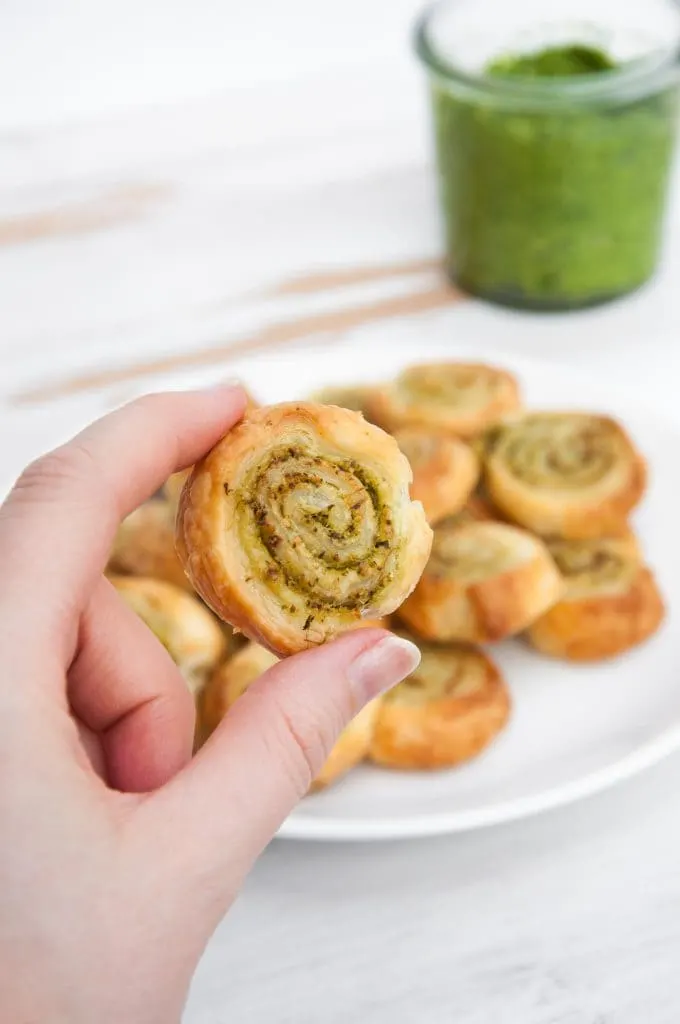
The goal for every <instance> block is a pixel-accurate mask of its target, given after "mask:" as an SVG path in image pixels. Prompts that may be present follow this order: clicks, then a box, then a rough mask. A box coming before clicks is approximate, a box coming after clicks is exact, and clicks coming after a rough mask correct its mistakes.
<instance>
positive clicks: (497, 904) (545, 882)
mask: <svg viewBox="0 0 680 1024" xmlns="http://www.w3.org/2000/svg"><path fill="white" fill-rule="evenodd" d="M678 786H680V761H679V760H678V759H677V758H675V759H674V760H673V761H671V762H668V763H667V764H666V765H664V766H663V767H659V768H658V769H655V770H654V771H653V772H652V773H651V774H650V775H649V776H647V777H645V778H640V779H638V780H637V781H635V782H632V783H629V784H627V785H624V786H622V787H621V788H620V789H618V790H616V791H613V792H611V793H609V794H608V795H607V796H603V797H598V798H593V799H591V800H589V801H587V802H585V803H583V804H580V805H576V806H574V807H572V808H570V809H568V810H564V811H561V812H559V813H553V814H548V815H545V816H542V817H540V818H537V819H534V820H529V821H524V822H519V823H517V824H516V825H512V826H505V827H499V828H494V829H489V830H487V831H481V832H477V833H472V834H469V835H462V836H455V837H450V838H443V839H440V840H433V841H429V842H426V841H411V842H403V843H390V844H387V843H376V844H374V845H368V846H362V845H359V846H349V847H348V846H346V845H344V844H340V845H336V846H333V845H323V846H322V845H316V844H298V843H274V844H273V846H271V847H270V849H269V850H268V851H267V853H266V854H265V856H264V857H263V859H262V860H261V861H260V863H259V864H258V865H257V867H256V868H255V871H254V873H253V875H252V877H251V878H250V880H249V882H248V884H247V886H246V890H245V894H244V896H243V897H242V899H241V900H240V901H239V903H237V905H236V906H235V907H234V908H233V910H232V911H231V913H230V915H229V917H228V919H227V920H226V921H225V923H224V924H223V925H222V927H221V928H220V930H219V931H218V933H217V935H216V936H215V938H214V940H213V942H212V943H211V945H210V946H209V948H208V950H207V952H206V954H205V957H204V960H203V962H202V964H201V966H200V968H199V971H198V974H197V976H196V980H195V983H194V987H193V992H192V995H191V998H190V1000H189V1005H188V1008H187V1012H186V1017H185V1024H231V1022H232V1021H244V1022H245V1021H248V1024H266V1022H268V1021H276V1024H319V1022H320V1021H323V1024H347V1022H348V1021H362V1022H364V1024H423V1022H427V1024H489V1022H490V1021H494V1022H498V1024H642V1022H645V1024H647V1022H649V1024H676V1022H677V1019H678V1012H679V1008H680V996H679V995H678V988H677V984H676V976H677V955H678V950H680V918H679V917H678V914H677V912H676V911H677V906H678V902H679V901H680V876H679V875H678V872H677V869H676V868H677V856H676V851H677V844H678V841H679V840H680V825H678V819H677V815H675V814H674V813H673V812H672V809H671V807H670V806H669V800H670V801H671V802H672V797H671V794H672V793H674V792H677V789H678ZM225 964H228V965H229V969H228V970H227V969H226V968H225Z"/></svg>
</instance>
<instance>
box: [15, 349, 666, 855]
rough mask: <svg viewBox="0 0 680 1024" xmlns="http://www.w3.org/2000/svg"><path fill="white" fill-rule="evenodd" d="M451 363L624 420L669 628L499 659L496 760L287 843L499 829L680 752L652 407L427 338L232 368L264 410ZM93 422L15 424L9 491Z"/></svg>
mask: <svg viewBox="0 0 680 1024" xmlns="http://www.w3.org/2000/svg"><path fill="white" fill-rule="evenodd" d="M442 356H448V357H450V358H458V357H460V358H470V357H472V358H477V359H479V358H484V359H486V360H488V361H495V362H498V363H499V364H500V365H504V366H506V367H507V368H509V369H511V370H514V371H515V372H516V373H517V374H518V375H519V377H520V380H521V382H522V385H523V389H524V393H525V397H526V401H527V404H529V405H531V406H533V407H537V408H540V407H544V408H558V407H562V408H581V409H593V410H598V411H604V412H609V413H612V414H614V415H617V416H619V417H620V418H621V419H623V421H624V422H625V424H626V425H627V427H628V428H629V430H630V431H631V433H632V435H633V437H634V438H635V439H636V441H637V442H638V444H639V446H640V447H641V449H642V450H643V452H644V453H645V455H646V456H647V458H648V460H649V463H650V467H651V481H650V488H649V492H648V494H647V496H646V498H645V501H644V503H643V506H642V507H641V509H640V511H639V512H638V513H637V515H636V517H635V525H636V528H637V530H638V532H639V534H640V536H641V539H642V542H643V545H644V548H645V550H646V553H647V558H648V561H649V562H650V564H651V565H652V566H653V568H654V570H655V571H656V573H657V576H658V579H659V581H660V584H661V587H662V590H663V592H664V595H665V597H666V599H667V602H668V607H669V614H668V619H667V622H666V624H665V625H664V627H663V629H662V630H661V631H660V632H659V633H658V634H657V636H656V637H655V638H653V639H652V640H651V641H650V642H649V643H648V644H646V645H645V646H643V647H641V648H639V649H638V650H636V651H633V652H631V653H629V654H626V655H625V656H623V657H621V658H619V659H617V660H615V661H612V662H610V663H606V664H603V665H592V666H570V665H568V664H561V663H559V662H554V661H551V660H549V659H547V658H543V657H541V656H540V655H538V654H536V653H534V652H532V651H531V650H529V649H528V648H525V647H523V646H522V644H521V643H520V642H508V643H506V644H503V645H501V646H499V647H497V648H496V649H494V651H493V655H494V657H495V658H497V660H498V662H499V663H500V665H501V666H502V669H503V671H504V672H505V673H506V676H507V679H508V682H509V685H510V688H511V691H512V698H513V702H514V711H513V715H512V719H511V722H510V724H509V726H508V727H507V728H506V730H505V731H504V733H503V734H502V735H501V736H500V737H499V738H498V739H497V740H496V742H495V743H494V744H493V745H492V746H491V747H490V748H489V750H488V751H487V752H486V753H484V754H483V755H482V756H481V757H479V758H477V759H476V760H474V761H472V762H470V763H469V764H467V765H465V766H463V767H460V768H456V769H452V770H448V771H441V772H436V773H401V772H390V771H387V770H382V769H378V768H373V767H369V766H366V767H361V768H358V769H356V770H355V771H354V772H352V773H351V774H350V775H349V776H348V777H347V778H346V779H345V780H343V781H342V782H341V783H339V784H338V785H336V786H335V787H334V788H332V789H330V790H328V791H326V792H323V793H319V794H316V795H314V796H310V797H308V798H307V799H305V800H304V801H303V803H302V804H301V805H300V807H299V808H298V809H297V810H296V811H295V812H294V813H293V814H292V815H291V816H290V817H289V818H288V820H287V821H286V822H285V823H284V825H283V826H282V828H281V830H280V835H281V836H283V837H289V838H295V839H314V840H371V839H388V838H400V837H407V836H425V835H436V834H442V833H447V832H458V831H463V830H468V829H473V828H479V827H482V826H488V825H492V824H495V823H498V822H503V821H510V820H512V819H517V818H521V817H524V816H527V815H530V814H535V813H537V812H539V811H543V810H547V809H548V808H554V807H557V806H559V805H562V804H566V803H569V802H571V801H574V800H577V799H579V798H581V797H585V796H587V795H589V794H593V793H596V792H598V791H600V790H603V789H605V788H606V787H608V786H611V785H613V784H614V783H617V782H620V781H622V780H623V779H626V778H629V777H630V776H632V775H634V774H636V773H637V772H640V771H641V770H642V769H644V768H646V767H648V766H650V765H652V764H654V763H655V762H657V761H659V760H660V759H661V758H662V757H665V756H666V755H668V754H669V753H670V752H671V751H673V750H675V749H676V748H678V747H680V634H677V633H676V632H675V631H674V629H673V622H674V621H675V618H676V610H677V609H680V531H679V530H678V526H677V523H678V522H679V521H680V489H679V482H680V463H679V462H678V452H680V425H676V424H675V423H674V422H669V421H667V420H663V419H660V418H659V417H657V416H656V414H655V413H654V412H653V411H651V410H649V409H645V408H644V407H641V406H639V405H638V404H637V402H636V399H635V397H634V396H630V395H628V394H626V393H625V392H615V390H613V389H612V388H611V387H610V385H609V384H608V382H607V380H605V379H601V380H596V379H592V380H589V379H584V378H582V377H578V376H574V375H573V374H572V373H571V372H570V371H568V370H564V369H562V368H556V367H555V366H554V365H549V364H539V363H531V362H527V361H524V360H516V359H508V358H507V356H499V355H497V354H495V353H489V352H488V351H485V352H484V353H480V352H474V351H471V350H467V351H464V350H461V349H460V348H456V349H453V348H452V347H449V348H448V349H447V350H446V351H444V350H443V349H442V347H441V345H429V344H426V343H423V342H422V341H420V339H416V340H409V339H407V340H406V341H404V340H403V339H402V340H401V342H400V343H399V344H398V345H395V344H394V342H392V343H390V342H381V341H380V339H379V337H376V340H375V342H374V343H373V344H371V345H370V346H362V347H361V348H359V347H347V346H344V347H336V348H323V349H321V348H319V349H310V348H306V349H304V350H302V351H298V352H290V351H288V352H284V353H276V354H274V355H272V354H268V355H265V356H259V357H257V358H253V359H248V360H242V361H240V362H239V363H238V364H237V365H236V367H234V366H233V365H232V366H230V367H229V374H230V375H231V373H232V372H233V371H234V369H235V368H236V371H237V372H238V374H239V375H240V376H241V378H242V379H243V380H244V381H245V383H246V384H248V385H249V386H250V387H251V388H252V389H253V391H254V392H255V394H256V395H257V397H258V398H260V399H261V400H263V401H276V400H285V399H291V398H298V397H303V396H305V395H306V394H307V393H308V392H309V390H311V389H314V388H316V387H318V386H320V385H322V384H326V383H329V382H336V383H338V382H347V383H351V382H357V381H362V380H366V381H371V380H380V379H384V378H388V377H390V376H392V375H394V373H396V372H397V371H398V370H399V368H400V367H401V366H404V365H407V364H408V363H410V362H414V361H416V360H418V361H422V360H425V359H428V358H441V357H442ZM223 374H224V371H222V375H223ZM211 375H212V376H215V377H217V376H219V373H218V372H217V371H215V372H213V373H212V374H211ZM205 376H206V375H205V374H203V378H205ZM158 383H161V382H154V386H155V385H157V384H158ZM192 383H193V382H192ZM93 412H94V410H93V408H92V405H91V403H90V405H88V406H87V411H86V410H85V406H84V405H80V406H79V408H78V410H77V412H76V413H72V414H71V416H70V418H69V417H68V416H66V415H65V413H64V414H63V415H64V417H65V418H64V422H63V424H62V425H61V427H55V413H54V412H52V413H51V414H50V415H49V416H45V417H38V420H37V421H36V419H35V415H34V417H33V419H32V420H31V422H30V424H28V421H27V419H25V418H24V417H22V416H21V415H20V414H14V415H13V416H12V419H13V420H14V422H13V423H12V424H10V423H9V422H3V426H5V431H4V432H3V433H4V436H5V437H7V436H13V437H15V438H16V437H26V430H27V429H28V426H30V430H31V431H32V434H31V438H32V443H31V444H30V445H29V446H28V449H30V450H28V449H27V448H26V446H25V445H24V446H22V445H18V446H17V445H15V446H13V452H12V459H11V465H9V463H8V458H7V453H5V454H6V457H5V458H3V460H2V463H3V464H2V467H1V468H2V470H3V472H2V478H3V480H4V481H5V482H9V478H10V477H11V476H12V475H13V473H14V472H15V471H16V469H17V468H18V466H19V465H20V461H19V456H18V453H22V452H23V453H24V454H25V456H26V457H28V456H29V455H31V456H32V455H33V454H35V451H36V450H39V449H40V448H42V447H47V446H49V445H51V444H53V443H55V439H56V438H55V431H56V434H67V433H70V432H71V431H72V430H73V429H75V427H76V426H78V425H79V424H78V420H82V419H85V418H90V417H91V416H92V415H93ZM24 416H28V414H24ZM43 421H44V423H43ZM67 421H68V422H67ZM10 429H11V435H10V434H9V430H10ZM48 431H49V432H48Z"/></svg>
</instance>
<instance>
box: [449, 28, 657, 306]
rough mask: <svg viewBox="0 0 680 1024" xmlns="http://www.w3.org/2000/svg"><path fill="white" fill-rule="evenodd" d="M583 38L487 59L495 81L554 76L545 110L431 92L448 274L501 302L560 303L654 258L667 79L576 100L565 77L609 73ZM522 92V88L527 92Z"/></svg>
mask: <svg viewBox="0 0 680 1024" xmlns="http://www.w3.org/2000/svg"><path fill="white" fill-rule="evenodd" d="M615 67H616V66H615V64H614V61H613V60H612V59H611V58H610V57H609V56H608V55H607V54H606V53H603V52H601V51H599V50H596V49H591V48H589V47H586V46H578V45H573V46H568V47H563V48H550V49H546V50H543V51H541V52H538V53H534V54H525V55H510V56H501V57H499V58H497V59H495V60H494V61H492V62H491V63H490V64H489V65H488V67H487V68H486V72H487V74H488V75H489V76H490V78H493V79H494V81H495V83H496V88H497V89H500V88H502V84H503V83H502V79H503V78H506V79H507V80H508V89H510V82H511V81H512V83H513V86H517V85H521V80H522V79H524V80H526V81H527V83H529V84H530V82H531V81H532V80H538V79H550V80H551V87H552V88H553V89H554V94H555V97H556V99H555V101H554V102H551V103H550V104H544V105H543V106H540V105H537V104H535V103H531V102H529V99H527V100H526V101H524V100H518V99H516V98H515V97H514V96H513V102H512V103H506V102H504V100H505V99H506V98H507V96H508V95H509V93H508V92H507V91H506V90H503V91H501V92H500V93H497V94H496V96H494V95H493V94H490V95H485V96H484V98H483V99H482V98H481V97H482V93H481V92H480V93H478V94H474V95H472V94H464V93H457V92H455V91H454V90H453V88H452V87H448V86H446V85H443V84H441V83H439V82H435V83H434V85H433V88H432V99H433V109H434V124H435V135H436V148H437V159H438V166H439V180H440V194H441V200H442V207H443V211H444V221H445V229H446V248H447V258H448V264H449V270H450V273H451V275H452V277H453V278H454V279H455V280H456V281H457V282H458V283H459V284H460V285H461V286H462V287H463V288H465V289H466V290H468V291H470V292H472V293H474V294H477V295H481V296H483V297H486V298H489V299H492V300H495V301H499V302H501V303H505V304H509V305H513V306H518V307H529V308H538V309H541V308H545V309H551V308H555V309H562V308H571V307H578V306H583V305H590V304H593V303H597V302H600V301H604V300H606V299H610V298H613V297H615V296H617V295H621V294H623V293H625V292H628V291H631V290H632V289H634V288H636V287H638V286H639V285H641V284H642V283H643V282H644V281H646V280H647V279H648V278H649V276H650V275H651V274H652V272H653V270H654V268H655V266H656V263H657V259H658V253H659V246H660V238H661V229H662V222H663V214H664V209H665V203H666V195H667V186H668V178H669V171H670V165H671V158H672V154H673V149H674V143H675V132H676V128H675V125H676V108H677V86H676V85H675V83H674V82H673V83H670V82H669V81H666V82H665V83H664V84H662V85H659V84H657V85H656V86H655V87H654V89H653V91H652V92H649V93H647V94H646V95H642V96H638V97H637V98H633V99H624V98H623V97H622V95H621V96H618V97H617V93H616V90H615V89H614V88H612V91H611V92H610V93H609V94H608V95H609V96H610V97H613V98H610V99H608V100H607V101H604V100H594V99H588V100H585V99H578V98H574V96H573V94H572V95H570V94H569V93H568V92H566V91H565V90H563V91H561V92H560V89H559V82H560V80H562V81H564V82H565V84H566V83H568V82H569V80H572V81H573V79H574V78H576V77H579V76H580V77H583V76H585V75H589V76H592V77H593V78H595V77H598V76H601V75H607V74H611V73H612V72H613V71H614V70H615ZM526 96H527V97H530V96H531V91H530V89H527V90H526Z"/></svg>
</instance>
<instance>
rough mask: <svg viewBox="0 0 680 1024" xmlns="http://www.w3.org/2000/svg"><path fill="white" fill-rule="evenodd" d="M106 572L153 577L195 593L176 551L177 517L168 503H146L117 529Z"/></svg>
mask: <svg viewBox="0 0 680 1024" xmlns="http://www.w3.org/2000/svg"><path fill="white" fill-rule="evenodd" d="M107 571H108V572H112V573H114V574H116V573H117V574H121V575H125V576H151V577H154V578H155V579H159V580H165V581H166V582H167V583H173V584H174V585H175V586H176V587H181V588H182V589H183V590H188V591H189V592H190V593H193V591H194V588H193V587H192V585H191V583H190V582H189V580H188V579H187V576H186V573H185V572H184V568H183V566H182V563H181V562H180V560H179V558H178V557H177V552H176V551H175V515H174V510H173V509H172V508H171V506H170V504H169V503H168V502H167V501H147V502H146V503H145V504H144V505H141V506H140V507H139V508H138V509H135V511H134V512H132V513H131V514H130V515H129V516H128V517H127V518H126V519H124V520H123V522H122V523H121V524H120V526H119V527H118V531H117V533H116V537H115V539H114V542H113V547H112V549H111V555H110V557H109V564H108V566H107Z"/></svg>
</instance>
